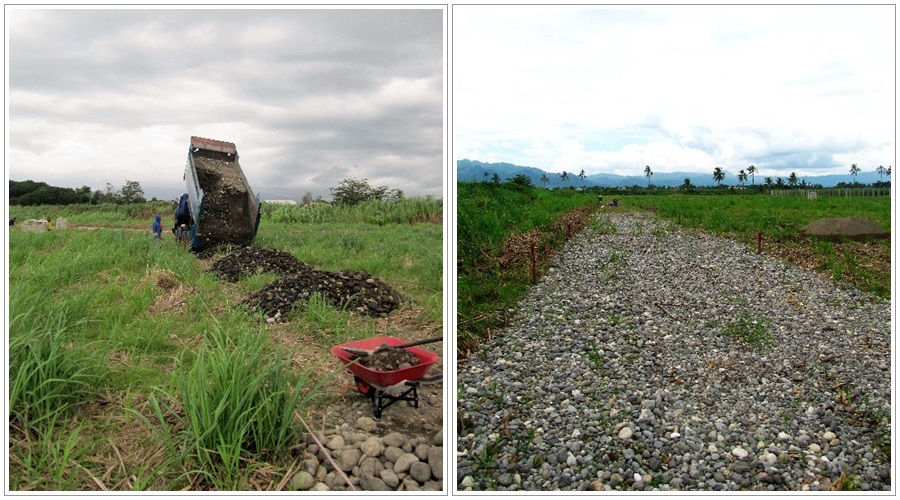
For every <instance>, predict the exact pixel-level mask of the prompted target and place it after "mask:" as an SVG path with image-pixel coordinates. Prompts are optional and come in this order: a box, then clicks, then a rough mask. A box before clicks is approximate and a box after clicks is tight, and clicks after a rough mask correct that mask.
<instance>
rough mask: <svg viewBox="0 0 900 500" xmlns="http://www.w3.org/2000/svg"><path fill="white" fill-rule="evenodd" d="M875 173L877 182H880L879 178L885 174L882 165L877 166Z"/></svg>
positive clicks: (885, 171)
mask: <svg viewBox="0 0 900 500" xmlns="http://www.w3.org/2000/svg"><path fill="white" fill-rule="evenodd" d="M875 173H877V174H878V180H879V181H880V180H881V177H882V176H883V175H884V174H886V173H887V169H886V168H884V165H878V168H876V169H875Z"/></svg>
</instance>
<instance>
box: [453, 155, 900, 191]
mask: <svg viewBox="0 0 900 500" xmlns="http://www.w3.org/2000/svg"><path fill="white" fill-rule="evenodd" d="M485 173H487V177H485V175H484V174H485ZM495 173H496V174H497V176H498V177H500V180H501V181H506V180H509V179H511V178H513V177H514V176H516V175H524V176H526V177H528V178H530V179H531V182H532V184H534V185H535V186H542V187H566V186H572V187H580V186H584V187H589V186H606V187H620V186H622V187H627V186H646V185H647V178H646V177H645V176H643V175H615V174H591V175H587V176H585V178H584V179H583V180H582V179H580V178H579V177H578V172H577V171H576V172H569V178H568V180H567V181H565V182H563V180H562V179H561V178H560V174H559V173H556V172H547V171H545V170H541V169H539V168H535V167H523V166H520V165H513V164H512V163H484V162H480V161H477V160H458V161H457V162H456V180H457V181H485V180H490V179H491V177H493V175H494V174H495ZM542 175H546V176H547V177H548V179H549V182H547V183H546V184H544V183H542V182H541V176H542ZM685 179H690V180H691V184H693V185H695V186H715V185H716V181H715V180H714V179H713V176H712V171H710V172H708V173H700V172H658V173H657V172H654V173H653V175H652V176H651V177H650V183H651V184H652V185H654V186H661V187H673V186H680V185H681V184H683V183H684V180H685ZM783 179H784V181H785V183H786V182H787V176H784V177H783ZM764 180H765V176H763V175H759V174H757V175H756V180H755V183H756V184H762V183H763V181H764ZM773 180H774V178H773ZM800 180H806V183H807V184H821V185H822V186H823V187H834V186H835V185H837V184H838V183H839V182H847V183H852V182H854V181H856V182H860V183H863V184H871V183H873V182H878V181H879V180H890V178H889V177H883V178H882V179H879V178H878V174H877V173H875V172H865V171H864V172H860V173H859V174H857V176H856V179H854V178H853V177H852V176H851V175H850V174H837V175H819V176H807V177H800ZM746 183H747V184H750V183H751V179H750V178H749V177H748V178H747V182H746ZM722 184H723V185H731V186H733V185H737V184H738V181H737V172H731V171H729V170H725V180H724V181H722Z"/></svg>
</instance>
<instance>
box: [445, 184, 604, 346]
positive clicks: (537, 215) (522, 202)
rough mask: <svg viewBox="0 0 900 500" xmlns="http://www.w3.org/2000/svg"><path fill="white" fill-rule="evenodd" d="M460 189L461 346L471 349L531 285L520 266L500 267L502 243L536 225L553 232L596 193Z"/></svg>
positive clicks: (481, 186) (463, 186)
mask: <svg viewBox="0 0 900 500" xmlns="http://www.w3.org/2000/svg"><path fill="white" fill-rule="evenodd" d="M457 193H458V200H457V242H456V245H457V253H458V259H459V261H458V269H459V274H458V277H457V307H458V314H459V316H458V325H459V327H458V332H459V333H458V345H459V346H460V348H461V349H463V350H467V349H470V348H472V347H474V346H475V345H477V344H478V342H479V341H480V339H481V338H484V337H485V336H486V335H488V334H489V332H490V331H491V330H492V329H495V328H498V327H500V326H502V325H503V324H504V323H505V316H506V315H505V311H506V309H507V308H508V307H509V306H510V305H512V304H514V303H515V302H516V301H517V300H519V298H521V297H522V296H523V295H524V293H525V291H526V290H527V287H528V284H529V283H530V281H529V278H528V275H527V274H526V273H524V272H523V271H522V270H521V269H515V270H503V269H501V268H500V266H499V264H498V262H497V259H498V257H499V256H500V254H501V251H502V249H503V242H504V241H506V239H507V238H509V237H510V236H512V235H516V234H521V233H525V232H527V231H528V230H530V229H532V228H541V229H542V230H543V231H547V232H548V234H549V233H552V232H553V230H552V224H553V222H554V221H556V220H558V219H559V218H560V217H562V216H563V215H565V214H566V213H567V212H569V211H571V210H572V209H575V208H578V207H581V206H584V205H587V204H589V203H592V202H593V201H595V200H596V195H594V194H590V193H582V192H578V191H575V190H570V189H561V190H553V191H550V190H546V189H540V188H534V187H528V186H521V185H518V184H513V183H502V184H492V183H491V184H489V183H474V182H460V183H458V184H457ZM556 243H557V244H560V243H561V240H560V241H558V242H556ZM464 352H465V351H463V353H464Z"/></svg>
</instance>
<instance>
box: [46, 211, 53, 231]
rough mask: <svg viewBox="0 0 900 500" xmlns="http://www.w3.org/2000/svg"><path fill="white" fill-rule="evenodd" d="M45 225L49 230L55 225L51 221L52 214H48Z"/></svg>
mask: <svg viewBox="0 0 900 500" xmlns="http://www.w3.org/2000/svg"><path fill="white" fill-rule="evenodd" d="M44 227H46V228H47V231H49V230H50V229H51V228H52V227H53V224H51V223H50V216H49V215H48V216H47V220H46V221H45V222H44Z"/></svg>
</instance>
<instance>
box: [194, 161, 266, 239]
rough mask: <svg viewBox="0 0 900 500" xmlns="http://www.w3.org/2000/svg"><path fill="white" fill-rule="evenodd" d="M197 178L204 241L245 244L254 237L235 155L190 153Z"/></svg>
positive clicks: (248, 198)
mask: <svg viewBox="0 0 900 500" xmlns="http://www.w3.org/2000/svg"><path fill="white" fill-rule="evenodd" d="M193 159H194V167H195V168H196V171H197V181H198V182H199V183H200V188H201V189H203V201H201V202H200V214H201V220H202V221H203V223H202V224H201V226H200V227H199V229H200V232H201V233H202V235H203V237H204V239H205V241H206V242H207V244H208V245H210V246H213V245H216V244H220V243H234V244H244V243H248V242H249V241H250V240H251V239H253V234H254V233H253V227H252V221H251V217H250V213H249V212H250V195H249V193H247V188H246V186H245V185H244V182H243V179H241V176H240V173H238V166H237V164H236V163H235V161H234V157H228V156H227V155H225V154H223V153H214V152H210V151H200V152H198V153H195V154H194V156H193Z"/></svg>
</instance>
